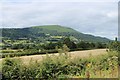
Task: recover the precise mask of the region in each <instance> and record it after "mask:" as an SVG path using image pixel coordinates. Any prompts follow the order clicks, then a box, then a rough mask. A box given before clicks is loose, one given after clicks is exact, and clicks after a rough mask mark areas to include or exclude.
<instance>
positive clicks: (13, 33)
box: [2, 25, 110, 42]
mask: <svg viewBox="0 0 120 80" xmlns="http://www.w3.org/2000/svg"><path fill="white" fill-rule="evenodd" d="M48 36H74V37H75V38H76V39H78V40H84V41H90V42H108V41H110V40H109V39H107V38H103V37H98V36H93V35H88V34H83V33H80V32H78V31H76V30H74V29H72V28H67V27H63V26H60V25H45V26H33V27H29V28H9V29H8V28H3V29H2V37H4V38H10V39H19V38H27V39H37V38H41V37H42V38H46V37H48Z"/></svg>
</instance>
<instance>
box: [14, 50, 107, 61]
mask: <svg viewBox="0 0 120 80" xmlns="http://www.w3.org/2000/svg"><path fill="white" fill-rule="evenodd" d="M106 53H107V52H106V49H94V50H85V51H73V52H69V53H68V54H69V55H70V56H71V58H72V59H74V58H88V57H90V56H99V55H103V54H106ZM48 55H49V56H52V55H57V56H59V53H53V54H48ZM45 56H46V55H45V54H44V55H31V56H21V57H15V58H20V59H21V60H22V61H23V63H29V62H30V61H31V59H32V60H33V61H36V60H37V61H41V60H42V59H43V58H44V57H45Z"/></svg>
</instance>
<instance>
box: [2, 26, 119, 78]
mask: <svg viewBox="0 0 120 80" xmlns="http://www.w3.org/2000/svg"><path fill="white" fill-rule="evenodd" d="M48 27H49V28H48ZM52 28H53V29H52ZM61 30H62V31H61ZM3 33H4V35H3V37H2V42H1V43H0V46H1V47H2V49H1V50H0V52H2V58H3V59H0V64H2V65H1V66H0V70H1V71H2V72H3V73H2V74H3V79H6V78H9V79H36V78H39V79H52V78H58V79H61V78H88V79H89V78H117V77H118V65H119V64H120V62H119V61H118V57H119V56H118V54H119V53H120V42H119V41H117V38H116V39H115V41H111V40H109V39H107V38H102V37H96V36H92V35H87V34H83V33H80V32H77V31H75V30H73V29H71V28H65V27H61V26H58V25H56V26H55V25H52V26H35V27H31V28H23V29H3ZM8 34H9V35H8ZM13 35H14V36H13Z"/></svg>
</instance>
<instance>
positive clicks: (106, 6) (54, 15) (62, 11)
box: [0, 0, 118, 39]
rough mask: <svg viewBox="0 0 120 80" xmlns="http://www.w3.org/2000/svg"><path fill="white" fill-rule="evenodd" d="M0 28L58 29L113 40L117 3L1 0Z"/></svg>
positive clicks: (105, 0)
mask: <svg viewBox="0 0 120 80" xmlns="http://www.w3.org/2000/svg"><path fill="white" fill-rule="evenodd" d="M0 2H1V3H0V5H1V6H0V23H1V24H0V28H24V27H31V26H40V25H61V26H66V27H70V28H73V29H75V30H77V31H79V32H82V33H86V34H92V35H95V36H101V37H107V38H109V39H114V38H115V37H117V36H118V0H0Z"/></svg>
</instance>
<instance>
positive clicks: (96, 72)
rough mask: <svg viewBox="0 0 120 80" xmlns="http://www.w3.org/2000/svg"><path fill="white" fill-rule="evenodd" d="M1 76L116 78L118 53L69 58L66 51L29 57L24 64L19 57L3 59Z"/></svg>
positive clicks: (13, 77)
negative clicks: (37, 57)
mask: <svg viewBox="0 0 120 80" xmlns="http://www.w3.org/2000/svg"><path fill="white" fill-rule="evenodd" d="M2 71H3V78H11V79H21V78H22V79H23V78H24V79H28V78H32V79H35V78H44V79H52V78H118V53H117V52H115V51H114V52H108V54H104V55H101V56H96V57H93V56H92V55H89V57H88V58H71V55H69V54H68V53H66V52H65V53H59V56H56V55H52V56H49V55H46V57H44V58H43V60H42V61H38V60H36V61H34V60H32V59H31V61H30V62H29V64H24V63H23V62H22V61H21V60H20V59H14V58H13V59H10V58H6V59H4V60H3V69H2Z"/></svg>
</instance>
